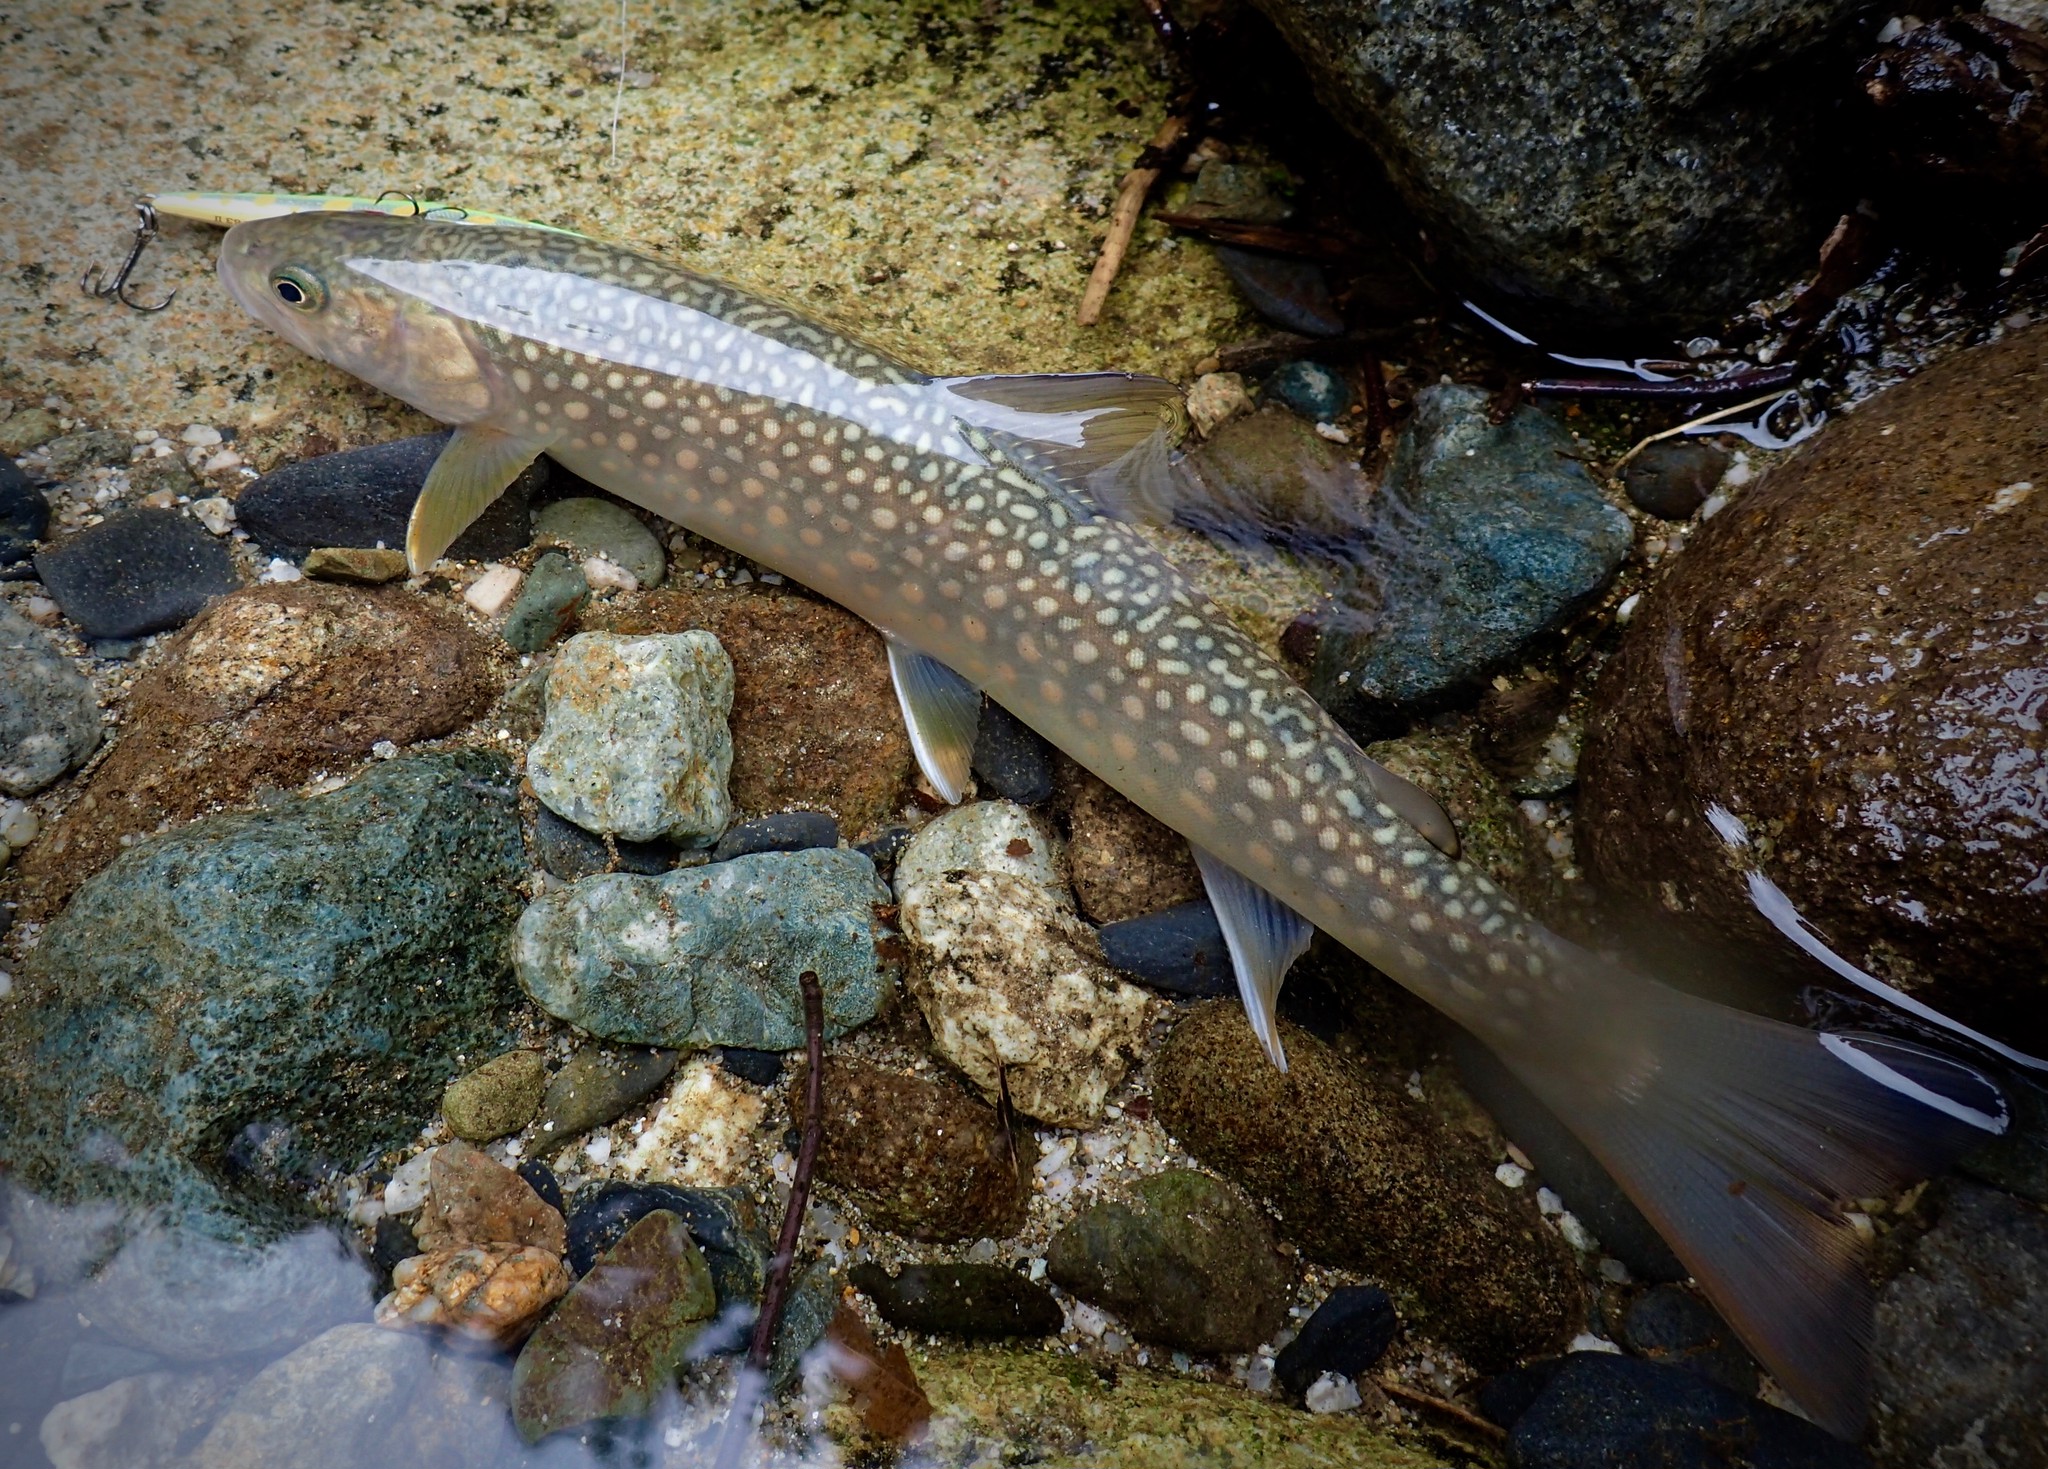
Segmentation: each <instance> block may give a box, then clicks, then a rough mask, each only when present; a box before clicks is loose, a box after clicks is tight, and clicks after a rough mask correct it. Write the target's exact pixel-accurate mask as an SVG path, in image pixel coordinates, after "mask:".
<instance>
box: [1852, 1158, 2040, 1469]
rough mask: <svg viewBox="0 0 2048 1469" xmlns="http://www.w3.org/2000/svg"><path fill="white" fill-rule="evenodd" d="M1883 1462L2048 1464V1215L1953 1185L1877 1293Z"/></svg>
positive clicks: (1879, 1452) (1879, 1454)
mask: <svg viewBox="0 0 2048 1469" xmlns="http://www.w3.org/2000/svg"><path fill="white" fill-rule="evenodd" d="M1874 1363H1875V1367H1876V1374H1875V1375H1876V1388H1877V1390H1876V1399H1877V1407H1876V1412H1875V1414H1874V1424H1875V1429H1876V1433H1875V1444H1874V1457H1875V1459H1876V1460H1877V1462H1878V1463H1879V1464H1882V1465H1886V1466H1894V1465H1896V1466H1899V1469H1904V1466H1907V1465H1916V1466H1917V1465H1921V1464H1947V1463H1968V1464H1981V1465H1986V1466H1993V1469H2020V1466H2022V1465H2028V1464H2039V1463H2043V1462H2048V1213H2043V1211H2041V1210H2040V1209H2037V1208H2033V1207H2030V1206H2029V1205H2027V1204H2023V1203H2021V1202H2020V1201H2018V1200H2017V1199H2014V1198H2012V1197H2010V1196H2009V1195H2006V1194H2001V1193H1998V1192H1996V1191H1994V1190H1992V1189H1987V1188H1981V1187H1978V1186H1977V1185H1975V1184H1967V1183H1958V1184H1955V1185H1953V1186H1952V1188H1951V1190H1950V1191H1949V1193H1948V1194H1947V1196H1946V1197H1945V1198H1944V1199H1943V1200H1942V1203H1941V1217H1940V1218H1939V1220H1938V1221H1937V1222H1936V1224H1935V1226H1934V1227H1933V1228H1932V1229H1931V1230H1929V1231H1928V1232H1927V1233H1926V1234H1925V1235H1923V1236H1922V1237H1921V1238H1920V1239H1919V1240H1917V1241H1915V1242H1914V1245H1913V1247H1912V1253H1911V1258H1910V1263H1909V1264H1908V1266H1907V1268H1906V1270H1905V1271H1904V1272H1903V1273H1901V1274H1900V1275H1898V1276H1897V1277H1896V1278H1894V1279H1893V1280H1891V1281H1890V1282H1889V1283H1887V1284H1886V1285H1885V1287H1884V1288H1883V1290H1882V1291H1881V1292H1880V1293H1879V1295H1878V1303H1877V1346H1876V1351H1875V1354H1874Z"/></svg>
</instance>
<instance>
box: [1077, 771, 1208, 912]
mask: <svg viewBox="0 0 2048 1469" xmlns="http://www.w3.org/2000/svg"><path fill="white" fill-rule="evenodd" d="M1067 768H1068V772H1069V779H1068V790H1069V792H1070V796H1069V800H1070V805H1069V807H1068V821H1069V823H1070V824H1069V828H1068V838H1067V877H1068V880H1069V881H1071V882H1072V883H1073V885H1074V901H1075V903H1076V904H1077V905H1078V906H1079V907H1080V909H1081V911H1082V912H1083V913H1085V914H1086V915H1087V916H1088V917H1089V918H1091V919H1093V920H1094V921H1095V922H1097V923H1115V922H1117V921H1118V920H1120V919H1124V918H1137V917H1141V916H1142V915H1144V914H1147V913H1157V912H1158V911H1159V910H1160V909H1162V908H1171V907H1172V906H1173V905H1174V904H1175V903H1185V902H1187V901H1188V900H1189V899H1190V898H1199V897H1200V896H1201V895H1202V874H1201V872H1200V871H1198V870H1197V869H1196V867H1195V859H1194V857H1193V856H1192V855H1190V853H1189V852H1188V844H1187V840H1186V839H1185V838H1184V837H1182V836H1181V835H1180V834H1179V833H1178V832H1176V831H1174V830H1173V829H1172V828H1171V827H1169V826H1166V825H1165V824H1163V823H1161V822H1159V821H1155V820H1154V819H1153V818H1152V817H1150V816H1148V815H1146V814H1145V813H1144V812H1143V811H1141V810H1139V809H1138V808H1137V807H1136V806H1134V805H1133V804H1131V802H1129V801H1127V800H1125V799H1124V798H1123V797H1122V796H1120V795H1118V794H1117V793H1116V792H1115V791H1114V790H1111V789H1110V788H1109V786H1107V785H1105V784H1104V783H1103V782H1102V781H1100V780H1098V779H1096V777H1095V776H1093V775H1091V774H1090V773H1089V772H1088V771H1085V770H1083V769H1081V767H1080V766H1078V765H1070V766H1068V767H1067Z"/></svg>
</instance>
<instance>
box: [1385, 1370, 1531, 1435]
mask: <svg viewBox="0 0 2048 1469" xmlns="http://www.w3.org/2000/svg"><path fill="white" fill-rule="evenodd" d="M1373 1381H1374V1383H1376V1384H1377V1385H1378V1387H1379V1390H1380V1391H1381V1392H1383V1393H1385V1394H1386V1395H1387V1396H1388V1397H1390V1398H1399V1399H1400V1400H1401V1401H1402V1402H1404V1403H1413V1404H1414V1405H1415V1406H1416V1407H1418V1408H1428V1409H1430V1410H1431V1411H1433V1412H1437V1413H1441V1414H1443V1415H1444V1416H1445V1417H1446V1418H1455V1419H1457V1420H1458V1422H1460V1423H1462V1424H1464V1425H1465V1426H1466V1427H1467V1428H1470V1429H1473V1430H1475V1431H1477V1432H1479V1433H1483V1434H1485V1435H1486V1436H1487V1437H1488V1438H1490V1439H1494V1440H1496V1441H1502V1440H1505V1439H1506V1438H1507V1436H1508V1431H1507V1430H1506V1429H1505V1428H1502V1427H1501V1426H1500V1425H1499V1424H1498V1423H1489V1422H1488V1421H1487V1420H1486V1419H1484V1418H1482V1417H1480V1416H1479V1415H1478V1414H1477V1413H1474V1412H1473V1411H1472V1410H1471V1409H1469V1408H1461V1407H1459V1406H1458V1405H1457V1404H1456V1403H1454V1402H1451V1401H1450V1400H1449V1399H1448V1398H1438V1397H1431V1396H1430V1395H1429V1394H1428V1393H1426V1392H1418V1391H1416V1390H1415V1389H1414V1388H1412V1387H1404V1386H1403V1385H1402V1384H1400V1383H1398V1382H1389V1381H1388V1380H1387V1379H1386V1378H1384V1377H1375V1378H1374V1379H1373Z"/></svg>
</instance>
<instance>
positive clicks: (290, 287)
mask: <svg viewBox="0 0 2048 1469" xmlns="http://www.w3.org/2000/svg"><path fill="white" fill-rule="evenodd" d="M270 289H271V290H273V291H275V292H276V293H277V299H278V300H280V301H282V302H284V304H285V305H287V306H292V307H296V308H297V309H298V310H300V311H318V310H319V309H320V308H321V307H322V306H324V305H326V304H327V288H326V287H325V286H323V285H321V284H320V279H319V277H318V276H315V275H313V274H311V273H310V272H308V271H303V270H300V269H299V268H298V267H297V266H295V265H287V266H285V267H283V268H282V269H280V270H276V271H273V272H271V276H270Z"/></svg>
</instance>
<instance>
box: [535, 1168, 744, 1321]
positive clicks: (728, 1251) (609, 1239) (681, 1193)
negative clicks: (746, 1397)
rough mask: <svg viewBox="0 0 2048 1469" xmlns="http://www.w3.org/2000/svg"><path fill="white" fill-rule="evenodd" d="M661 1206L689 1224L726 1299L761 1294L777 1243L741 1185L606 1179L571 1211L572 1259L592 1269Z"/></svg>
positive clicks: (714, 1283)
mask: <svg viewBox="0 0 2048 1469" xmlns="http://www.w3.org/2000/svg"><path fill="white" fill-rule="evenodd" d="M657 1211H662V1212H666V1213H668V1214H670V1215H673V1216H674V1217H675V1218H678V1219H680V1220H682V1221H683V1223H685V1224H687V1225H688V1226H689V1229H690V1237H691V1238H692V1239H693V1240H695V1241H696V1244H697V1248H698V1249H699V1250H701V1251H702V1252H703V1256H704V1260H705V1263H706V1265H707V1267H708V1268H709V1269H710V1271H711V1283H712V1286H713V1287H714V1288H715V1289H716V1291H717V1293H718V1300H719V1303H720V1304H721V1305H726V1306H731V1305H735V1304H743V1303H750V1302H754V1301H758V1300H759V1299H760V1298H761V1290H762V1287H763V1286H765V1285H766V1284H767V1280H768V1265H769V1257H770V1256H771V1255H772V1254H773V1253H774V1245H773V1244H772V1243H771V1242H770V1240H769V1238H768V1236H767V1234H766V1233H765V1232H764V1228H763V1225H762V1223H761V1218H760V1215H759V1213H758V1212H757V1211H756V1210H755V1208H754V1203H753V1199H752V1197H751V1196H750V1195H749V1194H748V1193H747V1192H746V1191H745V1190H744V1189H738V1188H679V1187H677V1186H676V1185H674V1184H667V1183H638V1184H635V1183H616V1182H614V1183H604V1184H599V1185H598V1186H597V1188H596V1189H594V1190H592V1191H590V1192H588V1193H586V1194H582V1195H579V1196H578V1199H577V1203H576V1207H575V1210H574V1212H572V1213H571V1214H570V1216H569V1263H570V1264H571V1265H573V1266H574V1267H575V1268H576V1272H577V1273H578V1274H579V1275H584V1274H588V1273H589V1271H590V1268H591V1266H592V1265H593V1264H595V1263H596V1261H597V1259H598V1257H599V1256H600V1255H602V1254H604V1253H605V1252H606V1251H607V1250H610V1249H611V1248H612V1247H613V1246H614V1245H616V1244H617V1243H618V1242H619V1241H620V1240H622V1239H624V1238H625V1237H626V1233H627V1231H628V1230H630V1229H632V1228H633V1227H634V1226H635V1225H637V1224H638V1223H639V1222H640V1221H641V1220H643V1219H645V1218H647V1217H648V1216H649V1215H650V1214H653V1213H655V1212H657Z"/></svg>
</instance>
